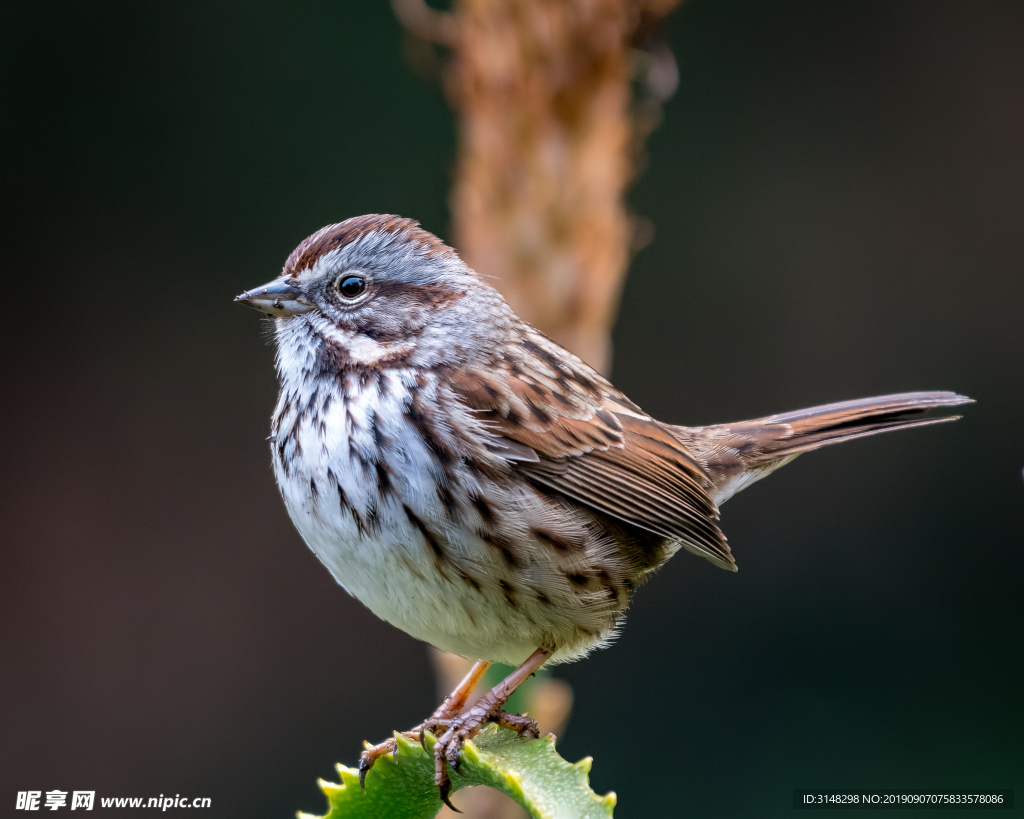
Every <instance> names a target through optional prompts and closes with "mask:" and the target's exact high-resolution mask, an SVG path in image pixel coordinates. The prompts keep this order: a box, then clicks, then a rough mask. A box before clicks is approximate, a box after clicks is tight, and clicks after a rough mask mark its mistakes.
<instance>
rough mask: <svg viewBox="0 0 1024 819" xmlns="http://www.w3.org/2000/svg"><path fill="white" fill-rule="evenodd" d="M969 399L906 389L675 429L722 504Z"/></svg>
mask: <svg viewBox="0 0 1024 819" xmlns="http://www.w3.org/2000/svg"><path fill="white" fill-rule="evenodd" d="M969 403H972V399H970V398H965V397H964V396H962V395H957V394H956V393H952V392H905V393H900V394H899V395H883V396H880V397H878V398H860V399H858V400H856V401H841V402H839V403H838V404H825V405H824V406H821V407H811V408H810V409H805V410H798V411H797V412H786V413H783V414H781V415H769V416H768V417H767V418H758V419H757V420H755V421H741V422H740V423H738V424H719V425H717V426H713V427H697V428H695V427H676V428H673V430H672V431H673V433H675V434H676V436H677V437H678V438H679V439H680V440H681V441H683V443H684V444H686V445H687V446H688V447H689V448H690V449H691V451H693V452H694V454H695V455H696V456H697V458H698V460H699V461H700V462H701V464H702V465H703V466H704V467H705V469H706V470H707V472H708V475H709V476H710V477H711V480H712V483H713V484H714V486H715V492H714V499H715V501H716V502H717V503H722V502H724V501H726V500H728V499H729V498H730V497H732V496H733V495H734V494H736V492H738V491H739V490H740V489H743V488H744V487H746V486H749V485H750V484H751V483H753V482H754V481H757V480H760V479H761V478H763V477H764V476H765V475H767V474H769V473H770V472H773V471H774V470H776V469H778V468H779V467H780V466H782V465H783V464H786V463H789V461H791V460H792V459H793V458H795V457H796V456H797V455H799V454H800V453H802V452H809V451H810V450H812V449H818V448H819V447H823V446H829V445H830V444H838V443H842V442H843V441H852V440H853V439H854V438H863V437H866V436H868V435H876V434H878V433H880V432H889V431H890V430H894V429H909V428H910V427H922V426H927V425H928V424H942V423H945V422H946V421H955V420H957V419H958V418H959V417H960V416H959V415H946V416H942V417H938V418H934V417H933V418H925V417H922V416H924V415H926V414H927V413H929V412H931V411H932V410H934V409H938V408H942V407H956V406H960V405H961V404H969Z"/></svg>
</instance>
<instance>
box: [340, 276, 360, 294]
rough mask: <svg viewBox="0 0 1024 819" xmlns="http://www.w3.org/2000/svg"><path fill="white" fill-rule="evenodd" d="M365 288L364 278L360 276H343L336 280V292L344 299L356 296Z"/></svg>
mask: <svg viewBox="0 0 1024 819" xmlns="http://www.w3.org/2000/svg"><path fill="white" fill-rule="evenodd" d="M365 290H366V279H364V278H363V277H362V276H345V277H343V278H342V279H341V280H340V281H339V282H338V292H339V293H341V295H342V296H344V297H345V298H346V299H354V298H358V297H359V296H361V295H362V294H363V291H365Z"/></svg>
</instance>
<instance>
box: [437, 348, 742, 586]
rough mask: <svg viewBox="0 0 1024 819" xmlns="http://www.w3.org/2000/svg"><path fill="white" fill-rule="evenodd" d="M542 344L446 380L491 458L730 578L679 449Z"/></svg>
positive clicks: (706, 503) (701, 484)
mask: <svg viewBox="0 0 1024 819" xmlns="http://www.w3.org/2000/svg"><path fill="white" fill-rule="evenodd" d="M545 341H547V340H546V339H543V340H538V341H536V342H529V341H528V342H526V343H525V344H524V345H523V348H522V352H523V355H522V356H520V357H517V358H516V359H514V360H512V361H508V360H505V361H503V362H501V363H500V364H499V365H498V366H497V367H496V368H495V369H492V370H488V371H484V370H474V369H464V370H460V371H458V372H457V373H456V374H455V375H454V376H453V377H452V379H451V382H450V383H451V386H452V388H453V389H454V390H455V391H456V392H457V393H458V394H459V395H461V396H462V398H463V399H464V400H465V401H466V402H467V404H468V405H469V406H470V407H472V408H473V409H475V410H477V411H479V412H480V413H481V415H482V417H483V418H484V419H486V420H487V422H488V424H489V426H490V427H491V429H492V430H493V431H494V433H495V434H496V435H498V436H499V437H498V438H497V439H496V441H495V442H494V445H493V451H495V452H497V453H498V454H501V455H503V456H505V457H507V458H508V460H509V461H511V462H512V463H513V464H514V466H515V468H516V470H517V471H518V472H519V473H520V474H522V475H523V476H524V477H527V478H529V479H530V480H531V481H533V482H535V483H536V484H539V485H541V486H543V487H546V488H548V489H550V490H554V491H555V492H558V493H560V494H562V495H564V496H565V497H567V498H571V499H572V500H574V501H576V502H578V503H580V504H582V505H584V506H587V507H589V508H590V509H592V510H594V511H596V512H600V513H602V514H604V515H608V516H610V517H613V518H616V519H618V520H620V521H623V522H625V523H627V524H630V525H632V526H635V527H638V528H640V529H644V530H646V531H649V532H653V533H655V534H657V535H660V536H662V537H664V538H666V539H668V540H671V541H674V542H678V543H680V544H681V545H682V546H684V547H685V548H686V549H688V550H690V551H691V552H694V553H696V554H699V555H701V556H702V557H706V558H707V559H708V560H710V561H711V562H712V563H714V564H715V565H716V566H720V567H721V568H724V569H731V570H733V571H735V569H736V565H735V561H734V560H733V558H732V555H731V553H730V551H729V546H728V544H727V543H726V540H725V536H724V535H723V534H722V532H721V530H720V529H719V528H718V525H717V523H716V521H717V520H718V509H717V507H716V506H715V504H714V502H713V501H712V500H711V498H710V496H709V495H708V487H709V486H710V484H709V482H708V479H707V476H706V475H705V474H704V472H703V471H702V470H701V468H700V467H699V466H698V465H697V463H696V462H695V461H694V459H693V458H692V456H691V455H690V453H689V452H688V451H687V449H686V448H685V447H684V446H683V444H682V443H680V442H679V441H677V440H676V439H675V438H673V437H672V435H670V434H669V433H668V432H667V431H666V430H665V429H664V428H663V427H662V426H661V425H660V424H659V423H658V422H657V421H655V420H653V419H652V418H650V417H648V416H647V415H645V414H644V413H643V412H642V411H641V410H640V409H639V408H638V407H636V405H634V404H633V403H632V402H630V401H629V400H628V399H627V398H626V397H625V396H623V395H621V394H620V393H618V392H616V391H615V390H614V388H612V387H611V386H610V385H609V384H607V383H606V382H603V381H602V380H601V379H599V378H598V377H597V376H596V375H595V374H594V373H593V372H592V371H590V369H589V368H587V367H586V366H585V365H583V364H582V363H578V364H577V362H575V361H571V360H570V361H566V360H564V359H562V358H561V357H559V356H557V355H555V354H553V351H552V350H549V349H545V346H546V345H545V346H541V345H542V344H544V342H545ZM548 344H553V343H552V342H548Z"/></svg>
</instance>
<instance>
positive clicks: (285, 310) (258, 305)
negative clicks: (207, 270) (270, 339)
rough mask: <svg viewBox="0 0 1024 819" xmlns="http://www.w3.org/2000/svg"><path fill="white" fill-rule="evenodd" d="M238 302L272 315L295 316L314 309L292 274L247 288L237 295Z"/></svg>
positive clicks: (236, 300) (236, 301)
mask: <svg viewBox="0 0 1024 819" xmlns="http://www.w3.org/2000/svg"><path fill="white" fill-rule="evenodd" d="M235 303H236V304H245V305H247V306H249V307H251V308H253V309H254V310H259V311H260V312H261V313H267V314H268V315H271V316H295V315H298V314H299V313H308V312H309V311H310V310H312V309H313V305H312V304H310V303H309V302H308V301H307V300H306V297H305V296H303V295H302V291H301V290H299V289H298V287H296V286H295V283H294V282H293V280H292V279H291V277H290V276H282V277H281V278H279V279H274V281H272V282H270V283H269V284H264V285H262V286H261V287H254V288H253V289H252V290H246V291H245V292H244V293H242V295H241V296H236V297H235Z"/></svg>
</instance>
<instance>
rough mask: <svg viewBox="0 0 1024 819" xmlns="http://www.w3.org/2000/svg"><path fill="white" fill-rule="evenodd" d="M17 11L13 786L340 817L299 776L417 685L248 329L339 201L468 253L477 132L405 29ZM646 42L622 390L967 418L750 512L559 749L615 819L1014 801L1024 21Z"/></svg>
mask: <svg viewBox="0 0 1024 819" xmlns="http://www.w3.org/2000/svg"><path fill="white" fill-rule="evenodd" d="M3 18H4V25H3V26H2V27H0V38H2V47H0V64H2V66H3V76H4V78H5V79H4V82H3V84H2V86H0V105H2V110H3V114H4V116H3V127H2V128H0V139H2V141H3V152H2V160H0V174H2V176H0V189H2V190H3V198H4V204H5V215H4V218H3V221H2V230H3V232H4V234H5V237H4V241H3V244H2V248H3V252H4V253H6V254H7V257H6V262H5V263H4V268H5V269H6V270H7V281H8V285H7V288H8V302H7V303H8V312H7V314H6V315H5V318H4V322H3V325H2V332H3V334H4V337H5V338H4V350H5V351H6V352H5V356H4V384H5V389H4V401H3V402H2V411H3V414H4V416H3V428H4V429H5V430H6V444H5V446H4V454H5V457H4V475H5V481H4V484H5V485H4V492H3V493H2V495H0V514H2V520H3V523H4V525H3V532H4V537H3V543H4V546H3V549H2V551H0V612H2V615H0V656H2V658H3V661H2V663H0V702H2V703H3V705H2V706H0V708H2V711H0V713H2V719H0V757H2V759H0V770H2V773H0V786H2V789H0V799H2V800H4V801H6V800H14V798H15V792H16V791H18V790H29V789H37V790H44V791H45V790H50V789H54V788H59V789H62V790H74V789H80V790H96V791H97V792H98V793H99V794H100V795H107V796H114V795H116V796H147V797H148V796H155V795H157V794H175V793H180V794H183V795H189V796H209V797H211V798H212V799H213V805H214V808H213V811H212V815H215V816H218V817H220V816H224V817H243V816H253V815H260V816H290V815H293V813H294V811H295V810H298V809H301V810H307V811H311V812H316V813H320V812H322V811H323V809H324V806H325V802H324V799H323V797H322V795H321V794H320V792H319V791H318V790H317V788H316V784H315V780H316V778H317V777H318V776H323V777H327V778H333V776H334V772H333V763H335V762H338V761H341V762H345V763H347V764H354V763H355V761H356V758H357V754H358V751H359V749H360V745H359V743H360V741H361V740H363V739H371V740H379V739H382V738H384V737H385V736H386V735H387V734H388V732H389V731H390V730H391V729H392V728H404V727H407V726H409V725H412V724H414V723H416V722H417V721H419V720H420V719H422V718H423V716H424V715H426V714H427V713H429V712H430V711H431V710H432V708H433V707H434V705H436V699H437V698H436V694H435V691H434V678H433V672H432V670H431V668H430V663H429V662H428V655H427V649H426V647H425V646H424V645H422V644H420V643H417V642H415V641H414V640H412V639H411V638H409V637H407V636H406V635H404V634H402V633H401V632H399V631H397V630H395V629H394V628H392V627H390V626H388V625H386V624H385V623H383V622H381V621H378V620H377V619H376V618H374V617H373V616H372V615H371V614H370V613H369V612H368V611H367V610H365V609H364V608H363V607H362V606H361V605H359V604H358V603H356V602H355V601H353V600H352V599H350V598H348V597H347V596H346V595H345V594H344V592H342V591H341V590H340V589H339V588H338V587H337V586H336V585H335V584H334V582H333V580H332V579H331V577H330V576H329V574H328V573H327V572H326V571H324V569H323V568H322V566H320V564H319V563H318V562H317V561H316V559H315V558H314V557H313V555H312V554H311V553H310V552H309V551H308V550H307V549H306V547H305V546H304V545H303V544H302V542H301V540H300V538H299V536H298V535H297V534H296V533H295V531H294V530H293V528H292V526H291V524H290V522H289V521H288V519H287V516H286V514H285V511H284V508H283V506H282V504H281V502H280V499H279V497H278V493H277V489H276V487H275V485H274V481H273V476H272V474H271V470H270V464H269V455H268V451H267V447H266V444H265V442H264V438H265V437H266V435H267V434H268V426H269V414H270V412H271V409H272V406H273V402H274V398H275V395H276V383H275V379H274V373H273V368H272V354H273V351H272V349H271V347H270V346H268V344H267V342H266V340H265V338H264V336H265V333H264V327H263V325H262V324H261V322H260V321H259V319H258V318H257V316H256V315H255V314H254V313H252V312H251V311H246V310H242V309H240V308H238V307H237V306H235V305H233V304H232V303H231V299H232V297H233V296H234V295H235V294H236V293H238V292H240V291H241V290H242V289H244V288H248V287H252V286H255V285H257V284H260V283H262V282H264V281H266V280H268V279H269V278H271V277H273V276H274V275H276V273H277V271H278V270H279V269H280V266H281V264H282V262H283V260H284V258H285V257H286V256H287V254H288V253H289V251H290V250H291V249H292V248H293V247H294V246H295V245H296V244H297V243H298V242H299V241H300V240H301V239H302V238H303V237H305V236H306V235H307V234H309V233H311V232H312V231H314V230H315V229H317V228H319V227H320V226H322V225H323V224H326V223H329V222H335V221H339V220H341V219H344V218H347V217H349V216H352V215H356V214H360V213H366V212H393V213H400V214H403V215H406V216H412V217H415V218H417V219H419V220H421V221H422V223H423V224H424V226H425V227H427V228H428V229H430V230H432V231H435V232H437V233H438V234H439V235H441V236H442V237H444V238H447V239H453V225H452V217H451V215H450V211H449V207H448V201H449V199H448V197H449V191H450V188H451V185H452V179H453V173H454V164H455V161H456V119H455V118H454V117H453V114H452V112H451V110H450V109H449V107H448V105H447V104H446V101H445V97H444V95H443V93H442V91H441V89H440V87H439V83H438V82H437V81H436V80H431V79H429V78H426V77H424V76H423V75H424V74H425V73H429V72H426V71H423V70H414V68H415V65H413V66H412V67H411V66H410V59H409V47H408V46H409V43H408V37H407V35H405V34H404V33H403V29H402V26H401V25H400V24H399V23H398V22H396V20H395V18H394V16H393V14H392V12H391V10H390V8H389V7H388V6H387V5H386V4H384V3H365V2H363V3H357V2H323V3H317V2H295V3H289V4H256V3H238V2H224V1H221V2H217V1H216V0H215V2H202V3H200V2H178V3H174V4H163V5H159V4H152V3H151V4H142V3H131V2H104V3H94V4H80V3H70V2H64V3H54V4H29V3H18V4H9V5H8V7H6V8H5V10H4V12H3ZM663 38H664V41H665V42H666V43H667V44H668V45H669V46H670V47H671V49H672V51H673V52H674V54H675V58H676V60H677V62H678V68H679V87H678V90H677V91H676V93H675V95H674V97H672V98H671V99H670V100H669V101H668V102H666V103H665V105H664V110H663V114H664V119H663V121H662V122H661V125H660V127H659V128H658V129H657V130H656V131H654V132H653V134H652V135H651V136H650V138H649V140H648V141H647V148H646V154H647V160H646V170H645V172H644V173H642V174H641V175H640V176H639V177H638V179H637V181H636V183H635V185H634V186H633V187H632V188H631V190H630V193H629V197H628V202H629V207H630V208H631V209H632V210H633V211H635V212H637V213H639V214H641V215H642V216H643V217H645V218H646V219H647V220H649V221H650V224H651V225H653V228H654V233H653V241H651V243H650V244H649V246H648V247H647V248H646V249H644V250H643V251H641V252H640V253H639V254H638V255H637V256H636V257H635V259H634V260H633V263H632V265H631V268H630V273H629V277H628V279H627V280H626V282H625V286H624V291H623V293H622V302H621V309H620V311H619V314H618V320H617V323H616V324H615V328H614V335H613V342H614V347H613V353H612V356H611V359H610V361H611V371H612V375H613V379H614V381H615V383H616V384H617V386H619V387H620V388H621V389H623V390H624V391H625V392H626V393H627V394H628V395H630V397H632V398H633V399H634V400H635V401H636V402H637V403H639V404H640V405H641V406H642V407H644V408H645V409H646V410H647V411H648V412H650V413H652V414H653V415H655V416H656V417H658V418H660V419H663V420H666V421H669V422H673V423H685V424H694V425H696V424H703V423H714V422H724V421H730V420H739V419H742V418H749V417H756V416H760V415H765V414H769V413H773V412H780V411H785V410H791V409H797V408H800V407H803V406H807V405H811V404H816V403H824V402H828V401H834V400H840V399H845V398H854V397H860V396H866V395H872V394H881V393H886V392H897V391H905V390H917V389H950V390H956V391H959V392H962V393H965V394H967V395H970V396H972V397H974V398H976V399H977V400H978V403H977V405H974V406H971V407H969V408H968V409H967V412H966V416H967V417H966V418H965V419H964V420H963V421H961V422H959V423H957V424H955V425H951V426H947V427H942V428H938V429H928V430H916V431H910V432H906V433H901V434H899V435H893V436H884V437H882V438H877V439H873V440H869V441H866V442H860V443H857V444H851V445H849V446H844V447H841V448H837V449H831V450H828V451H826V452H822V453H816V454H812V455H809V456H807V457H805V458H801V459H799V460H798V461H797V462H796V463H795V464H793V465H791V466H789V467H787V468H786V469H785V470H783V471H782V472H780V473H779V474H777V475H775V476H773V477H772V478H771V480H769V481H766V482H765V483H763V484H759V485H758V486H756V487H755V488H753V489H751V490H750V491H748V492H745V493H743V494H742V495H740V496H739V497H738V498H737V499H735V500H733V501H731V502H730V503H729V504H728V505H726V506H725V507H724V510H723V512H724V527H725V530H726V532H727V533H728V535H729V539H730V543H731V545H732V548H733V551H734V553H735V554H736V556H737V559H738V563H739V566H740V572H739V573H738V574H729V573H726V572H722V571H720V570H717V569H715V568H714V567H713V566H711V565H710V564H708V563H706V562H705V561H701V560H699V559H697V558H694V557H692V556H689V555H687V554H685V553H684V554H680V555H679V556H678V557H676V558H675V559H674V560H673V561H671V562H670V563H669V564H668V565H667V566H666V567H665V569H664V570H662V571H661V573H660V574H659V575H657V576H656V577H655V578H654V579H653V580H652V581H651V582H650V583H649V584H648V585H647V586H646V587H645V588H644V589H643V590H642V592H641V593H640V594H639V595H638V597H637V600H636V603H635V605H634V607H633V610H632V612H631V615H630V617H629V620H628V622H627V626H626V628H625V630H624V632H623V634H622V637H621V638H620V639H619V641H618V643H617V644H616V645H615V646H614V647H613V648H612V649H610V650H608V651H603V652H600V653H598V654H596V655H594V656H592V657H591V658H589V659H587V660H586V661H584V662H581V663H578V664H575V665H570V666H562V667H559V668H558V669H557V670H556V676H557V677H559V678H561V679H564V680H566V681H568V682H569V683H570V684H571V685H572V687H573V689H574V691H575V705H574V712H573V717H572V720H571V722H570V724H569V727H568V729H567V730H566V732H565V733H564V736H563V737H562V738H560V741H559V749H560V751H561V752H562V753H563V754H564V755H565V756H566V757H567V758H569V759H570V760H574V759H577V758H579V757H582V756H585V755H592V756H594V757H595V764H594V769H593V772H592V775H591V782H592V784H593V786H594V788H595V789H596V790H597V791H598V792H602V793H603V792H605V791H608V790H615V791H616V792H617V793H618V795H619V808H618V809H617V815H618V816H623V817H633V816H637V817H639V816H652V815H665V816H674V815H680V814H685V815H692V816H701V817H716V816H722V817H735V816H786V815H789V811H790V810H791V809H792V808H791V805H792V791H793V789H794V788H805V787H806V788H833V787H856V788H865V789H866V788H932V787H935V788H939V787H941V788H981V787H987V788H1017V789H1018V798H1020V797H1021V795H1022V794H1024V791H1022V790H1021V789H1024V774H1022V771H1024V740H1022V737H1024V696H1022V694H1024V640H1022V639H1021V623H1022V615H1024V595H1022V593H1021V589H1022V583H1024V481H1022V468H1024V424H1022V423H1021V422H1022V420H1024V418H1022V414H1024V277H1022V275H1021V273H1022V270H1024V229H1022V228H1024V48H1022V42H1024V5H1021V4H1019V3H1014V2H1010V1H1009V0H1008V2H1002V3H998V2H975V3H958V2H935V1H934V0H929V2H924V0H920V2H904V1H902V0H901V2H882V0H878V2H855V3H846V4H836V3H832V4H820V3H813V2H773V3H756V2H711V0H690V2H687V3H686V4H685V5H683V6H681V7H680V8H679V9H678V10H676V11H675V12H673V13H672V14H671V16H669V17H668V18H667V21H666V25H665V27H664V30H663ZM412 62H413V63H415V61H414V60H413V61H412ZM648 238H649V237H648ZM536 295H537V296H538V298H540V299H543V298H544V296H545V294H544V293H543V292H540V293H537V294H536ZM925 813H927V812H925ZM940 815H946V814H940Z"/></svg>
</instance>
